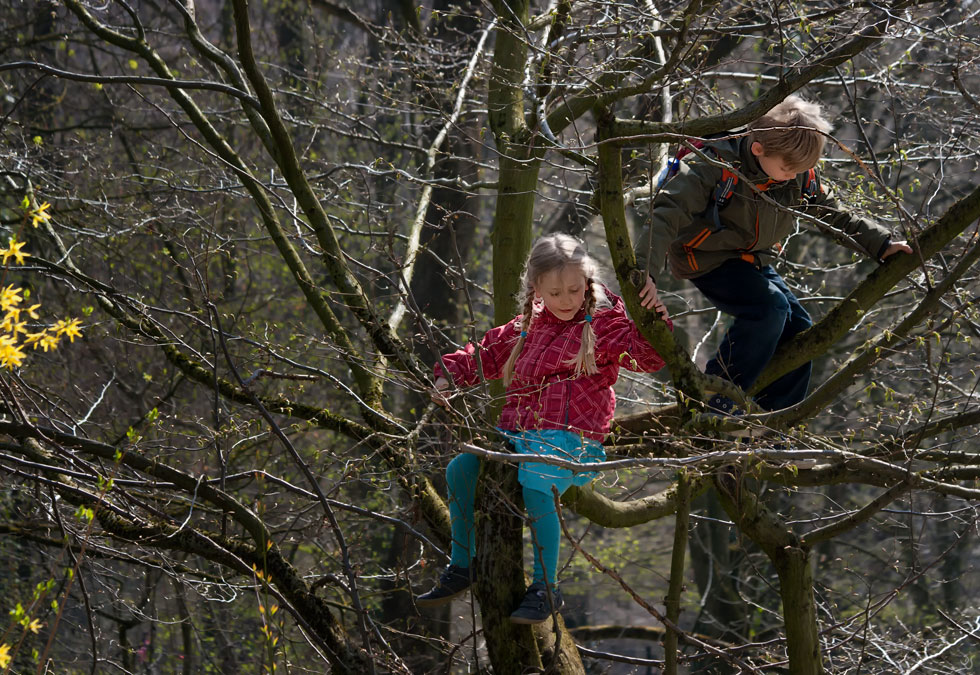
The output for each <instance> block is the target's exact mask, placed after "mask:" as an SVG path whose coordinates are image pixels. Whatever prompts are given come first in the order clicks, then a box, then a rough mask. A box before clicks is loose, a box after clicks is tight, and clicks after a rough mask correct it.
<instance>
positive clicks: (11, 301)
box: [0, 197, 82, 369]
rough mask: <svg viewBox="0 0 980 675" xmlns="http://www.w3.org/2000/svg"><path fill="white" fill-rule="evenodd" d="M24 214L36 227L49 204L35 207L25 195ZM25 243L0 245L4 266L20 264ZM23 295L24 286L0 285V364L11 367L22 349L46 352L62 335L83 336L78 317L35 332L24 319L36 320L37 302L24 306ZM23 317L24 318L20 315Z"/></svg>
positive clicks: (12, 239)
mask: <svg viewBox="0 0 980 675" xmlns="http://www.w3.org/2000/svg"><path fill="white" fill-rule="evenodd" d="M22 206H23V207H24V214H25V218H26V219H30V221H31V224H32V225H33V226H34V227H37V226H38V225H39V224H41V223H45V222H47V221H48V220H50V218H51V215H50V214H49V213H48V212H47V210H48V207H49V206H50V204H48V203H47V202H45V203H44V204H41V205H40V206H37V207H34V206H32V205H31V202H30V200H28V199H27V198H26V197H25V198H24V203H23V204H22ZM25 243H26V242H22V241H18V240H17V236H16V235H14V236H12V237H10V239H9V240H8V241H7V245H6V246H2V247H0V264H2V265H3V266H4V267H7V265H8V264H9V263H10V261H11V259H13V262H14V263H15V264H17V265H23V264H24V262H25V261H26V260H27V258H29V257H30V255H31V254H30V253H28V252H26V251H24V250H23V248H24V244H25ZM25 297H26V294H25V291H24V289H23V288H20V287H18V286H15V285H13V284H10V285H7V286H0V315H2V320H0V367H3V368H8V369H13V368H18V367H20V366H21V365H22V364H23V362H24V359H25V358H26V357H27V354H26V353H25V351H24V349H25V348H26V347H33V348H34V349H37V348H38V347H40V348H41V349H43V350H44V351H45V352H46V351H48V350H49V349H56V348H57V347H58V344H59V342H60V341H61V338H63V337H67V338H68V340H69V341H70V342H74V341H75V338H76V337H81V336H82V331H81V322H80V321H79V320H78V319H62V320H60V321H58V322H56V323H55V324H54V325H53V326H48V327H44V328H41V330H39V331H37V332H31V331H30V330H29V329H28V327H27V319H33V320H35V321H36V320H38V319H40V318H41V315H40V314H38V311H37V310H38V308H40V306H41V305H40V304H34V305H29V306H28V305H26V303H25V302H24V299H25ZM22 317H26V318H22Z"/></svg>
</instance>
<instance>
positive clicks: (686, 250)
mask: <svg viewBox="0 0 980 675" xmlns="http://www.w3.org/2000/svg"><path fill="white" fill-rule="evenodd" d="M706 147H707V148H708V151H707V152H706V155H707V156H708V157H711V158H712V159H714V160H718V161H719V162H724V163H725V164H728V165H730V166H731V167H733V168H734V169H735V171H736V173H737V174H739V175H740V176H741V178H740V179H739V181H738V183H737V184H736V186H735V190H734V193H733V194H732V197H731V200H730V202H729V203H728V204H727V206H725V207H724V208H723V209H721V211H720V212H719V216H720V218H719V222H720V225H721V228H720V229H719V228H718V227H717V225H716V223H715V221H714V218H713V216H712V213H711V206H712V205H713V203H714V193H715V186H716V185H717V184H718V182H719V181H720V180H721V178H722V167H721V166H716V165H715V164H713V163H712V162H709V161H707V160H705V159H704V158H703V157H700V156H699V155H697V154H690V155H688V156H687V157H686V158H685V160H684V161H682V162H681V166H680V170H679V171H678V172H677V175H675V176H673V177H672V178H670V179H668V180H667V182H666V183H665V184H664V186H663V187H662V188H661V190H660V192H659V194H657V197H656V199H655V200H654V208H653V217H652V222H649V223H647V226H646V228H645V230H644V231H643V232H641V233H640V236H639V237H637V244H636V257H637V261H638V263H639V265H640V267H641V268H647V269H648V270H649V272H650V275H651V276H652V277H653V278H654V280H656V279H657V277H658V274H659V273H660V272H661V270H662V269H663V266H664V259H665V257H666V260H667V263H668V264H669V266H670V271H671V273H673V275H674V276H675V277H677V278H679V279H691V278H694V277H698V276H701V275H702V274H705V273H706V272H710V271H711V270H713V269H715V268H716V267H718V266H719V265H721V264H722V263H724V262H725V261H727V260H730V259H732V258H741V259H743V260H746V261H748V262H751V263H753V264H755V265H758V266H760V267H761V266H763V265H768V264H770V263H772V261H773V260H774V259H775V258H776V256H777V255H779V251H780V250H781V249H780V242H781V241H782V240H784V239H785V238H786V237H788V236H789V235H790V234H791V233H792V232H793V231H794V228H795V223H796V219H797V217H798V215H799V213H800V212H802V213H805V214H807V215H809V216H812V217H814V218H817V219H818V220H819V221H820V222H819V223H815V224H816V225H817V227H818V228H819V229H821V230H822V231H824V232H825V233H829V234H831V236H833V237H834V239H836V240H837V242H838V243H840V244H842V245H844V246H847V247H849V248H852V249H854V250H855V251H858V252H860V253H863V254H865V255H867V256H868V257H870V258H873V259H875V260H879V259H880V257H881V254H882V252H884V250H885V248H887V247H888V245H889V244H890V242H891V240H890V238H889V234H888V231H887V230H886V229H885V228H883V227H882V226H880V225H878V224H877V223H874V222H871V221H869V220H866V219H864V218H859V217H857V216H854V215H852V214H850V213H848V212H847V211H842V210H840V209H839V208H838V206H837V201H836V200H835V199H834V197H833V194H832V192H831V191H830V190H829V189H828V188H827V186H825V185H823V184H820V183H819V174H817V183H818V185H819V189H818V190H817V193H816V195H815V196H814V197H813V198H812V199H811V200H809V203H807V201H806V200H804V198H803V184H804V180H805V179H806V176H807V174H806V173H801V174H799V175H797V176H796V178H795V179H793V180H789V181H784V182H775V181H772V180H771V179H770V178H769V176H768V175H766V173H765V172H764V171H763V170H762V167H760V166H759V163H758V162H757V161H756V159H755V157H754V156H753V155H752V152H751V150H750V144H749V142H748V140H747V139H745V138H742V139H733V140H726V141H717V142H712V143H709V144H708V146H706ZM760 188H761V189H760ZM769 200H772V201H769ZM773 202H776V203H775V204H774V203H773ZM776 204H778V205H779V206H777V205H776ZM647 261H649V265H648V264H647Z"/></svg>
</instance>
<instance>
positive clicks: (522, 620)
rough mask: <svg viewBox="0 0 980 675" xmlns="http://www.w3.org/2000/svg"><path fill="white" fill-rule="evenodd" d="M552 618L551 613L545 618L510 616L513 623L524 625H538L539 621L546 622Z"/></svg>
mask: <svg viewBox="0 0 980 675" xmlns="http://www.w3.org/2000/svg"><path fill="white" fill-rule="evenodd" d="M550 618H551V615H550V614H549V615H548V616H546V617H545V618H543V619H529V618H527V617H524V616H512V617H510V622H511V623H517V624H521V625H523V626H533V625H536V624H539V623H544V622H545V621H547V620H548V619H550Z"/></svg>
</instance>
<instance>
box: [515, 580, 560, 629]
mask: <svg viewBox="0 0 980 675" xmlns="http://www.w3.org/2000/svg"><path fill="white" fill-rule="evenodd" d="M552 603H554V611H556V612H557V611H558V610H559V609H561V608H562V607H564V606H565V601H564V599H562V597H561V589H560V588H558V586H552V593H551V601H550V602H549V600H548V587H547V586H545V585H544V584H543V583H541V582H540V581H536V582H534V583H533V584H531V585H530V586H528V589H527V593H525V594H524V600H522V601H521V606H520V607H518V608H517V609H516V610H515V611H514V613H513V614H511V615H510V620H511V621H513V622H514V623H528V624H530V623H541V622H542V621H544V620H545V619H547V618H548V617H550V616H551V610H552Z"/></svg>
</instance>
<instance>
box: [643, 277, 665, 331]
mask: <svg viewBox="0 0 980 675" xmlns="http://www.w3.org/2000/svg"><path fill="white" fill-rule="evenodd" d="M640 305H641V306H642V307H645V308H646V309H652V310H653V311H655V312H656V313H657V314H659V315H660V318H661V319H664V320H666V319H668V318H669V315H668V313H667V306H666V305H664V303H663V302H661V301H660V297H659V296H658V295H657V284H655V283H654V282H653V277H651V276H650V275H647V282H646V284H644V285H643V288H641V289H640Z"/></svg>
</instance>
